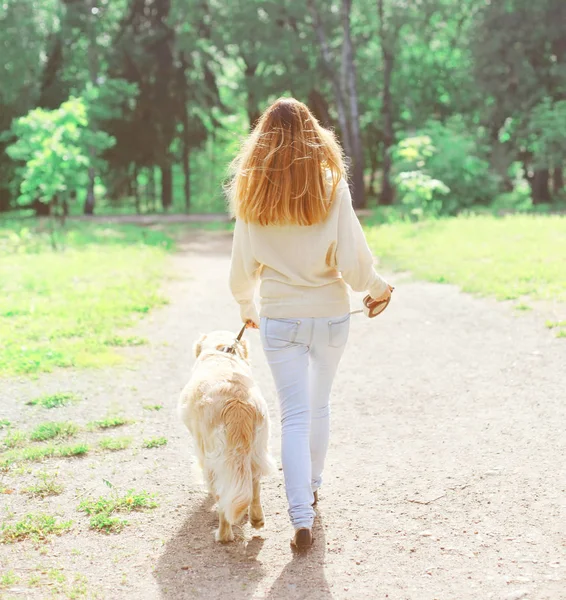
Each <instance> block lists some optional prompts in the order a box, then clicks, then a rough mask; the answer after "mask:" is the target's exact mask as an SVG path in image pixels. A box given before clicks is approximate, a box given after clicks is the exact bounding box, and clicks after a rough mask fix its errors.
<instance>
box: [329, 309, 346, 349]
mask: <svg viewBox="0 0 566 600" xmlns="http://www.w3.org/2000/svg"><path fill="white" fill-rule="evenodd" d="M349 332H350V315H349V314H348V315H346V316H345V317H338V318H337V319H330V320H329V321H328V345H329V346H330V347H331V348H341V347H342V346H344V345H345V344H346V342H347V341H348V333H349Z"/></svg>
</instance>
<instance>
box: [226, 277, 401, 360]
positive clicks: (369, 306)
mask: <svg viewBox="0 0 566 600" xmlns="http://www.w3.org/2000/svg"><path fill="white" fill-rule="evenodd" d="M393 289H395V288H393ZM391 291H393V290H391ZM390 301H391V296H389V298H387V299H386V300H379V301H378V302H376V301H375V300H373V299H372V298H371V296H366V297H365V298H364V300H363V302H364V308H362V309H360V310H353V311H352V312H350V314H351V315H358V314H361V313H363V314H365V315H366V316H368V317H369V318H370V319H373V317H377V315H379V314H381V313H382V312H383V311H384V310H385V309H386V308H387V306H388V305H389V302H390ZM245 331H246V324H245V323H244V325H243V327H242V329H240V333H238V336H237V337H236V339H235V340H234V343H233V344H232V345H231V346H224V347H223V348H222V350H221V352H225V353H226V354H235V353H236V347H237V346H238V344H239V343H240V340H241V339H242V337H243V335H244V332H245Z"/></svg>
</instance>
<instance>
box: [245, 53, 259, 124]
mask: <svg viewBox="0 0 566 600" xmlns="http://www.w3.org/2000/svg"><path fill="white" fill-rule="evenodd" d="M244 62H245V63H246V70H245V72H244V74H245V76H246V89H247V92H248V98H247V105H246V107H247V112H248V119H249V122H250V130H252V129H253V128H254V127H255V125H256V123H257V120H258V119H259V117H260V112H259V110H258V107H257V99H256V94H255V91H254V87H253V86H254V76H255V72H256V70H257V64H253V63H251V62H248V60H247V59H245V58H244Z"/></svg>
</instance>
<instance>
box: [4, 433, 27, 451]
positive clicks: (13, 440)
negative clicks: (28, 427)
mask: <svg viewBox="0 0 566 600" xmlns="http://www.w3.org/2000/svg"><path fill="white" fill-rule="evenodd" d="M2 443H3V444H4V446H6V448H20V447H21V446H25V445H26V443H27V436H26V434H25V433H24V432H23V431H19V430H18V429H13V430H12V431H9V432H8V434H7V435H6V437H5V438H4V439H3V440H2Z"/></svg>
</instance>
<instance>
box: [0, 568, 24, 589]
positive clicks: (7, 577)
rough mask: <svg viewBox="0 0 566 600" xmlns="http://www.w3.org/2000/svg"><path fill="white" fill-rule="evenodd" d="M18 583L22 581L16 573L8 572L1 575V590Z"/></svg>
mask: <svg viewBox="0 0 566 600" xmlns="http://www.w3.org/2000/svg"><path fill="white" fill-rule="evenodd" d="M18 581H20V578H19V577H18V576H17V575H16V574H15V573H14V571H6V572H5V573H2V575H0V588H2V587H9V586H11V585H14V584H15V583H18Z"/></svg>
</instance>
